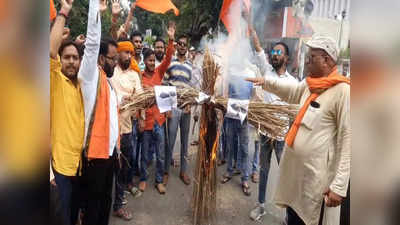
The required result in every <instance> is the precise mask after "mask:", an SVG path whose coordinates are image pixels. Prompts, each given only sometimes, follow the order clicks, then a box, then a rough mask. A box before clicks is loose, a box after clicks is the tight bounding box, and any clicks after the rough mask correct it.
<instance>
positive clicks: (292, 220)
mask: <svg viewBox="0 0 400 225" xmlns="http://www.w3.org/2000/svg"><path fill="white" fill-rule="evenodd" d="M324 205H325V203H323V204H322V207H321V213H320V216H319V222H318V225H322V221H323V216H324ZM286 214H287V220H288V221H287V224H288V225H305V223H304V222H303V220H302V219H301V218H300V217H299V216H298V215H297V213H296V212H295V211H294V210H293V209H292V208H290V207H287V208H286Z"/></svg>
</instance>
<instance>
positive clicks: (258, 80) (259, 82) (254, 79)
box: [245, 77, 265, 85]
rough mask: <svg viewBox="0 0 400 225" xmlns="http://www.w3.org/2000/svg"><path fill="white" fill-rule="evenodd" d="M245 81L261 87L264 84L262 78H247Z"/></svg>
mask: <svg viewBox="0 0 400 225" xmlns="http://www.w3.org/2000/svg"><path fill="white" fill-rule="evenodd" d="M245 80H246V81H250V82H252V83H254V84H255V85H263V84H264V82H265V80H264V78H263V77H256V78H250V77H248V78H246V79H245Z"/></svg>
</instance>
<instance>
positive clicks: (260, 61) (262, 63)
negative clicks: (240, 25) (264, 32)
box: [249, 25, 272, 75]
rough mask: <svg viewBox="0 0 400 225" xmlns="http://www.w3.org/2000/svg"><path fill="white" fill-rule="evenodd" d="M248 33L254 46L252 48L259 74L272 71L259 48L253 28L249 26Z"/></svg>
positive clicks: (258, 41)
mask: <svg viewBox="0 0 400 225" xmlns="http://www.w3.org/2000/svg"><path fill="white" fill-rule="evenodd" d="M249 32H250V35H251V39H252V41H253V44H254V48H255V49H256V53H255V59H256V64H257V66H258V67H259V68H260V71H261V74H263V75H264V74H265V72H267V71H272V66H271V65H270V64H269V63H268V61H267V57H266V56H265V53H264V51H263V49H262V47H261V44H260V40H259V39H258V36H257V32H256V31H255V30H254V29H253V26H251V25H250V26H249Z"/></svg>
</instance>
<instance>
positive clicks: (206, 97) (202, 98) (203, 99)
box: [196, 91, 211, 104]
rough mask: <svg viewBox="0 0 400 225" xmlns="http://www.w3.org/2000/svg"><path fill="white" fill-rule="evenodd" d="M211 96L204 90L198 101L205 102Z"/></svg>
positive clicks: (200, 93)
mask: <svg viewBox="0 0 400 225" xmlns="http://www.w3.org/2000/svg"><path fill="white" fill-rule="evenodd" d="M210 97H211V96H209V95H207V94H205V93H203V92H201V91H200V92H199V97H197V98H196V102H197V103H199V104H203V103H204V102H205V101H206V100H208V99H209V98H210Z"/></svg>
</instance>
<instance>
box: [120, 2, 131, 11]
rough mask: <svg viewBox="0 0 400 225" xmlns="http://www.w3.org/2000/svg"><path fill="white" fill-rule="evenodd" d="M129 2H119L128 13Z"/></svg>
mask: <svg viewBox="0 0 400 225" xmlns="http://www.w3.org/2000/svg"><path fill="white" fill-rule="evenodd" d="M130 4H131V3H130V2H129V0H121V7H122V8H123V9H124V10H125V11H129V10H130V8H131V6H130Z"/></svg>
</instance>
